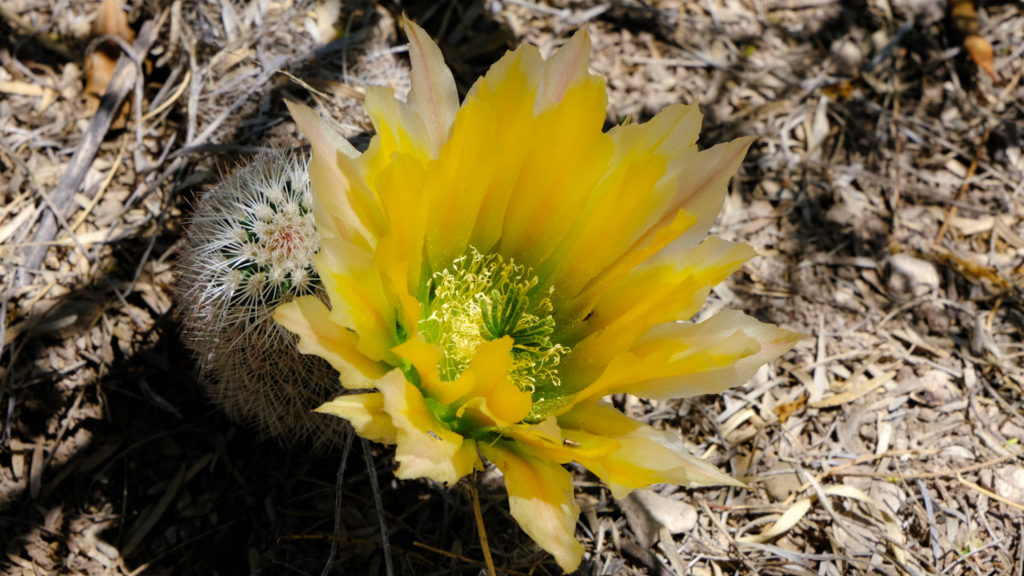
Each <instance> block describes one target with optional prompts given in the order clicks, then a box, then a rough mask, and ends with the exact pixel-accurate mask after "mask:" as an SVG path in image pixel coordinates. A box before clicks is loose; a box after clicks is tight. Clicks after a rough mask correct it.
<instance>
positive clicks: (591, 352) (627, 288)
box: [563, 236, 755, 386]
mask: <svg viewBox="0 0 1024 576" xmlns="http://www.w3.org/2000/svg"><path fill="white" fill-rule="evenodd" d="M754 254H755V252H754V251H753V249H752V248H750V247H749V246H747V245H745V244H735V243H732V242H727V241H725V240H722V239H721V238H718V237H716V236H711V237H709V238H708V239H707V240H705V241H704V242H703V243H702V244H701V245H700V246H698V247H696V248H694V249H692V250H689V251H686V252H684V253H682V254H673V253H670V252H663V253H662V254H660V255H659V256H660V257H659V258H656V259H654V260H652V261H651V262H649V263H648V264H647V265H645V266H643V267H641V268H638V269H637V270H634V271H633V272H632V273H630V274H629V275H627V276H626V277H625V278H623V279H622V280H620V282H619V283H618V285H617V286H615V287H614V288H613V289H611V290H609V291H608V292H607V293H606V294H605V296H604V297H603V298H602V299H601V300H599V301H598V302H597V303H596V305H593V307H592V308H590V311H589V312H588V317H587V319H586V321H585V322H582V323H577V324H576V325H575V326H574V327H572V329H571V330H569V331H567V335H566V336H563V337H565V338H582V340H581V341H580V342H579V344H577V345H576V346H575V347H574V349H573V353H572V355H571V356H570V357H569V358H568V359H567V361H566V365H565V366H566V367H565V368H564V372H565V374H566V375H567V376H566V381H567V382H570V383H571V385H574V386H579V385H581V384H583V383H587V382H589V381H591V380H592V379H593V378H595V377H597V374H598V372H599V371H600V370H602V369H603V367H604V366H605V365H607V363H608V361H609V360H610V359H612V358H614V357H615V356H616V355H617V354H620V353H623V352H625V351H627V350H629V348H630V347H631V346H633V344H634V343H635V342H636V341H637V339H638V338H640V337H641V336H643V335H644V333H646V332H647V331H648V330H649V329H650V327H651V326H653V325H656V324H660V323H663V322H671V321H675V320H682V319H685V318H689V317H691V316H693V315H694V314H696V313H697V311H698V310H699V309H700V307H701V305H703V303H704V300H705V299H706V298H707V296H708V294H709V293H710V291H711V288H712V287H713V286H714V285H715V284H718V283H719V282H721V281H722V280H724V279H725V278H726V277H727V276H728V275H729V274H731V273H732V272H733V271H735V270H736V269H737V268H739V267H740V266H742V265H743V263H744V262H746V261H747V259H749V258H750V257H751V256H753V255H754Z"/></svg>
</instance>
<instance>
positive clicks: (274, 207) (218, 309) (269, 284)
mask: <svg viewBox="0 0 1024 576" xmlns="http://www.w3.org/2000/svg"><path fill="white" fill-rule="evenodd" d="M306 163H307V162H306V161H305V160H304V159H303V158H302V157H300V156H298V155H297V154H296V153H292V152H288V151H283V150H275V151H272V152H268V153H264V154H261V155H259V156H257V157H256V158H255V159H254V160H253V161H252V162H251V163H249V164H248V165H245V166H243V167H241V168H239V169H237V170H236V171H235V172H234V173H232V174H231V175H230V176H229V177H227V178H226V179H225V180H224V181H223V182H222V183H221V185H220V186H218V187H217V188H215V189H214V190H211V191H210V192H209V193H207V194H206V195H205V196H204V197H203V198H202V199H201V200H200V201H199V202H198V205H197V206H196V209H195V213H194V214H193V216H192V218H191V219H190V221H189V222H188V225H187V230H186V235H185V241H184V244H183V247H182V251H181V254H180V257H179V260H178V275H177V287H176V291H175V292H176V294H175V296H176V301H177V304H178V307H179V310H180V313H181V328H182V330H181V332H182V339H183V341H184V343H185V345H186V346H187V347H188V348H189V349H190V350H191V351H192V352H193V354H194V355H195V358H196V361H197V364H198V375H199V378H200V381H201V382H202V383H203V385H204V386H205V388H206V390H207V392H208V393H209V395H210V397H211V398H212V400H213V401H214V402H215V403H216V404H218V405H219V406H221V407H222V408H223V409H224V411H225V412H226V413H227V415H228V416H229V417H230V418H231V419H233V420H235V421H237V422H240V423H242V424H248V425H255V426H256V427H258V428H259V429H260V430H261V431H262V432H263V433H265V434H268V435H270V436H272V437H274V438H277V439H278V440H280V441H281V442H283V443H285V444H294V443H297V442H302V441H306V440H308V441H311V442H312V444H313V445H314V446H315V447H317V448H327V447H330V446H333V445H336V444H337V443H338V442H339V441H340V440H341V439H342V438H343V432H344V430H345V427H344V426H343V425H339V422H340V420H339V419H337V418H331V417H329V416H325V415H322V414H317V413H314V412H312V410H313V409H314V408H316V407H317V406H319V405H320V404H321V403H323V402H324V401H326V400H329V399H331V398H333V397H334V396H337V395H338V394H339V393H340V392H341V391H342V390H343V389H342V387H341V385H340V383H339V382H338V375H337V373H336V372H335V371H334V370H333V369H332V368H331V367H330V366H329V365H328V364H327V363H326V362H325V361H323V360H322V359H320V358H318V357H315V356H304V355H302V354H300V353H299V352H298V350H297V349H296V348H295V341H296V338H295V337H294V336H293V335H292V334H290V333H289V332H288V331H286V330H284V329H283V328H281V327H280V326H278V325H277V324H276V323H274V320H273V313H274V309H275V308H277V306H278V305H279V304H282V303H284V302H288V301H290V300H292V299H293V298H295V297H297V296H302V295H306V294H316V295H322V293H323V288H322V287H321V285H320V280H319V278H318V277H317V274H316V269H315V268H314V266H313V261H312V257H313V255H314V254H315V253H316V251H317V250H318V248H319V242H320V237H319V234H318V233H317V229H316V225H315V223H314V220H313V214H312V212H311V209H312V206H311V194H310V190H309V176H308V174H307V172H306Z"/></svg>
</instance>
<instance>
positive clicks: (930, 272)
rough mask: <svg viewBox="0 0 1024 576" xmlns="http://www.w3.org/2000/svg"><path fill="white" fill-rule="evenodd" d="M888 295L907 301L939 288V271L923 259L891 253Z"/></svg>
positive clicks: (933, 292)
mask: <svg viewBox="0 0 1024 576" xmlns="http://www.w3.org/2000/svg"><path fill="white" fill-rule="evenodd" d="M887 264H888V270H889V279H888V282H887V287H888V289H889V297H890V298H892V299H893V300H895V301H898V302H899V301H907V300H911V299H913V298H917V297H920V296H924V295H927V294H935V293H937V292H938V290H939V285H940V280H939V271H938V270H937V269H936V268H935V265H934V264H932V263H931V262H927V261H925V260H920V259H918V258H914V257H913V256H908V255H907V254H893V255H892V256H891V257H890V258H889V260H888V263H887Z"/></svg>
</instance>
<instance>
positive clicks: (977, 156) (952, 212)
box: [932, 129, 989, 244]
mask: <svg viewBox="0 0 1024 576" xmlns="http://www.w3.org/2000/svg"><path fill="white" fill-rule="evenodd" d="M988 135H989V130H988V129H985V135H984V136H982V137H981V143H980V144H978V147H977V149H975V151H974V159H973V160H971V166H970V167H969V168H968V169H967V175H966V176H964V182H963V184H961V185H960V190H958V191H957V193H956V199H954V200H953V202H954V203H953V205H951V206H950V207H949V210H947V211H946V218H945V219H943V221H942V226H939V233H938V234H936V235H935V240H933V241H932V244H938V243H939V242H942V237H943V236H945V235H946V230H947V229H948V228H949V222H950V221H951V220H952V219H953V218H954V217H956V210H957V208H956V203H957V202H962V201H963V199H964V195H965V194H967V187H968V186H969V185H970V183H971V178H973V177H974V172H975V171H976V170H977V169H978V161H979V160H981V151H982V150H984V149H985V145H986V144H988Z"/></svg>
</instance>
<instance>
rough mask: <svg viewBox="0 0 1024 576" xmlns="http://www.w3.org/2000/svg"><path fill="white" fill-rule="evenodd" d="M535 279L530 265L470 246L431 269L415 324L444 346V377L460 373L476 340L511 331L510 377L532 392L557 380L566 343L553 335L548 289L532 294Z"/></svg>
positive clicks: (566, 349) (426, 336)
mask: <svg viewBox="0 0 1024 576" xmlns="http://www.w3.org/2000/svg"><path fill="white" fill-rule="evenodd" d="M538 282H539V280H538V278H537V276H536V275H534V274H533V270H531V269H530V268H527V267H526V266H522V265H517V264H516V263H515V261H514V260H508V261H507V262H506V261H505V260H504V259H503V258H502V257H501V256H500V255H498V254H489V255H483V254H480V253H479V252H478V251H477V250H476V249H474V248H470V251H469V253H468V254H467V255H465V256H463V257H461V258H458V259H456V260H455V261H454V262H453V263H452V265H451V266H450V267H449V268H446V269H444V270H441V271H440V272H436V273H435V274H434V276H433V277H432V278H431V280H430V300H429V302H428V304H427V306H426V307H425V309H424V317H423V319H422V320H420V326H419V327H420V331H421V332H422V333H423V334H424V337H425V338H426V339H427V341H428V342H431V343H434V344H436V345H438V346H439V347H440V348H441V350H442V351H443V352H444V358H443V359H442V360H441V365H440V367H439V371H440V373H441V378H442V379H443V380H446V381H451V380H454V379H456V378H458V376H459V374H461V373H462V371H463V370H465V369H466V367H467V366H468V365H469V363H470V361H471V360H472V359H473V357H474V355H475V354H476V350H477V348H478V347H479V346H480V344H482V343H484V342H487V341H490V340H497V339H498V338H501V337H503V336H510V337H511V338H512V340H513V345H512V362H511V368H510V369H509V377H510V378H511V380H512V381H513V382H514V383H515V384H516V385H517V386H519V388H520V389H521V390H530V391H531V392H532V391H534V390H536V389H537V387H538V386H541V387H548V386H558V385H559V383H560V381H559V379H558V364H559V363H560V362H561V358H562V356H563V355H565V354H568V353H569V352H570V349H569V348H568V347H566V346H562V345H561V344H555V343H552V341H551V335H552V334H553V333H554V331H555V319H554V317H553V316H552V305H551V298H550V294H551V291H552V289H549V290H548V291H547V294H536V293H535V292H536V287H537V284H538Z"/></svg>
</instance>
